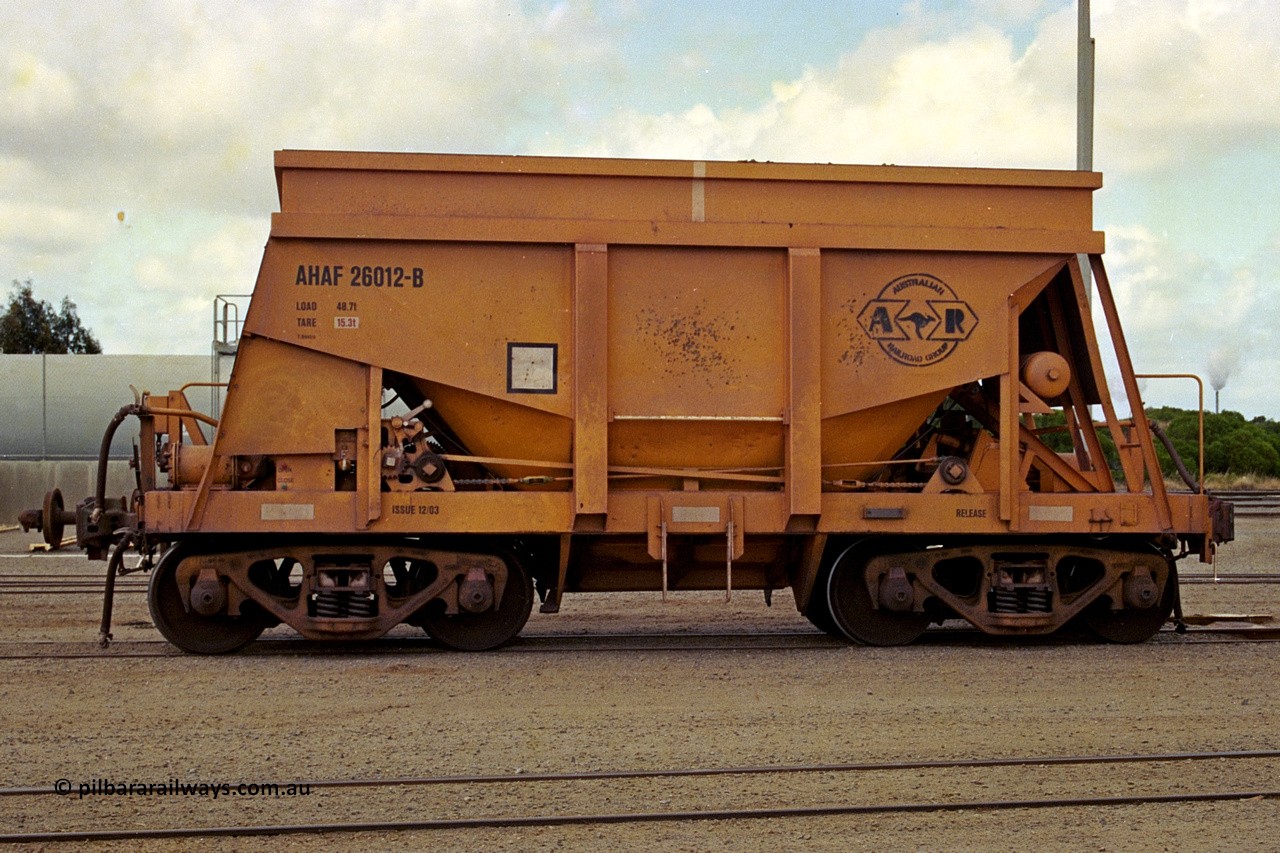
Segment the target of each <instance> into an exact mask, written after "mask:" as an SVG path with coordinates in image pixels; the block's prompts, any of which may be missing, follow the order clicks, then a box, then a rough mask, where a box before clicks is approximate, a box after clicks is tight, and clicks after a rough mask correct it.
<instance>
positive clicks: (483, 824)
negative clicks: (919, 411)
mask: <svg viewBox="0 0 1280 853" xmlns="http://www.w3.org/2000/svg"><path fill="white" fill-rule="evenodd" d="M1277 758H1280V750H1247V751H1224V752H1188V753H1158V754H1147V755H1077V756H1030V757H1015V758H989V759H943V760H923V761H887V762H873V763H848V764H807V765H791V766H754V767H702V768H677V769H667V770H595V771H587V772H570V773H538V774H497V775H468V776H430V777H410V778H391V779H377V778H356V779H333V780H316V781H295V782H283V783H279V784H278V786H279V787H281V788H283V787H286V786H293V787H295V788H302V787H304V786H305V788H306V790H307V791H308V792H311V791H312V790H314V791H315V792H319V791H323V790H334V789H370V788H381V789H389V788H398V789H401V790H402V791H403V790H405V789H410V788H423V787H427V786H432V787H436V786H453V787H460V788H464V789H466V788H473V787H474V786H497V787H498V788H500V789H503V790H506V791H510V792H515V791H519V790H525V789H528V788H530V787H533V786H538V787H539V788H540V789H544V790H543V793H544V795H545V794H550V795H552V797H553V798H557V795H558V793H559V792H560V791H561V789H560V788H555V789H554V790H552V791H550V792H548V791H545V788H546V786H548V785H557V784H560V785H575V784H580V783H604V782H619V781H635V780H658V781H663V782H666V783H667V784H666V785H665V786H664V788H663V789H664V790H671V789H673V788H674V786H675V785H676V783H677V780H690V779H693V778H695V777H702V778H707V777H737V778H738V779H740V780H746V779H747V778H749V777H783V776H795V775H799V774H825V775H826V776H827V777H828V778H831V777H837V778H839V777H847V776H849V775H865V774H871V773H876V774H894V773H914V774H917V777H918V774H919V773H920V772H922V771H950V772H953V773H954V772H968V771H990V772H992V773H996V772H1004V771H1010V770H1016V769H1022V770H1028V771H1031V772H1034V773H1036V774H1041V775H1042V774H1044V773H1046V772H1052V771H1055V770H1060V769H1062V768H1066V767H1086V766H1094V767H1097V766H1110V767H1122V768H1123V771H1124V774H1125V778H1126V779H1129V778H1130V777H1132V776H1134V775H1135V774H1137V773H1140V772H1144V771H1149V770H1152V769H1153V768H1156V767H1160V766H1165V767H1167V766H1169V765H1176V770H1177V771H1179V772H1177V773H1176V774H1175V776H1174V777H1173V778H1174V779H1181V780H1185V778H1186V775H1187V774H1185V773H1183V772H1181V771H1182V770H1183V769H1184V768H1185V766H1186V765H1187V764H1189V763H1197V762H1216V766H1217V767H1218V768H1219V769H1221V768H1222V767H1223V766H1225V765H1228V764H1229V765H1233V766H1234V765H1236V764H1237V763H1247V762H1266V761H1274V760H1275V759H1277ZM1268 769H1270V768H1268ZM1245 775H1246V777H1248V778H1253V777H1252V776H1250V775H1249V774H1248V772H1247V771H1246V774H1245ZM1255 775H1259V776H1266V775H1267V773H1266V771H1265V770H1264V772H1263V773H1260V774H1255ZM64 781H65V780H64ZM1104 781H1105V780H1104ZM1115 781H1116V780H1114V779H1112V780H1110V782H1111V783H1114V782H1115ZM1011 787H1014V786H1011ZM1098 787H1100V788H1102V787H1105V784H1100V785H1099V786H1098ZM1170 788H1176V789H1177V790H1169V789H1170ZM1019 789H1020V790H1022V788H1019ZM66 793H67V791H66V790H65V789H64V790H59V789H58V788H57V787H55V786H48V787H26V788H4V789H0V799H8V798H35V797H44V798H47V797H53V796H58V795H60V794H66ZM523 796H524V795H521V799H520V800H517V801H518V802H522V803H523V802H525V800H524V799H523ZM802 796H803V795H802ZM828 796H829V795H828ZM848 799H850V798H846V799H845V801H843V802H825V803H819V804H814V805H801V806H795V805H790V806H787V805H773V806H768V807H747V808H742V807H738V808H717V807H715V806H714V805H708V806H707V807H705V808H697V809H678V808H672V809H666V810H663V809H659V810H645V811H621V812H617V811H602V812H573V813H552V814H547V813H529V814H488V815H478V816H470V817H441V818H426V819H416V820H367V821H325V822H311V823H306V822H299V823H284V824H243V825H236V824H232V825H213V826H178V827H164V828H139V827H132V828H112V827H102V828H96V829H82V830H48V831H35V832H22V833H6V834H0V843H10V844H17V843H54V842H80V843H83V842H97V841H115V840H144V839H161V838H209V837H237V836H279V835H290V834H317V835H337V834H350V833H357V832H405V831H420V832H421V831H444V830H482V829H515V828H534V827H564V826H574V825H577V826H583V825H605V824H614V825H616V824H641V823H658V822H690V821H710V820H715V821H755V820H782V819H812V818H823V817H838V816H869V815H889V814H925V813H939V812H958V811H972V810H982V811H984V812H994V811H1000V810H1012V809H1080V808H1107V807H1116V806H1128V805H1160V806H1169V805H1175V804H1186V803H1212V802H1228V801H1240V800H1271V799H1280V789H1277V788H1275V787H1274V786H1273V785H1269V786H1268V785H1260V786H1257V787H1251V788H1247V789H1240V788H1231V789H1227V790H1203V789H1196V790H1186V786H1185V785H1184V784H1182V783H1181V782H1179V783H1176V784H1171V783H1170V782H1169V781H1167V780H1159V781H1157V782H1156V783H1155V784H1152V785H1150V789H1149V790H1143V791H1135V792H1131V793H1125V794H1118V795H1117V794H1111V795H1104V794H1099V795H1090V796H1067V797H1063V796H1042V797H1027V796H1023V797H1010V798H993V799H983V800H973V799H965V798H962V797H956V796H945V797H937V798H934V799H928V798H926V799H922V800H916V801H910V802H903V801H900V800H899V801H889V802H849V801H848ZM664 802H665V803H670V802H671V800H666V801H664Z"/></svg>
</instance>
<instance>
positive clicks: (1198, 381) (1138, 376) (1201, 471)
mask: <svg viewBox="0 0 1280 853" xmlns="http://www.w3.org/2000/svg"><path fill="white" fill-rule="evenodd" d="M1134 378H1135V379H1194V380H1195V381H1196V385H1197V386H1198V387H1199V389H1200V448H1199V454H1198V455H1199V457H1200V466H1199V474H1200V493H1201V494H1204V380H1203V379H1201V378H1200V377H1199V376H1196V375H1195V374H1194V373H1135V374H1134ZM1146 415H1147V413H1146V412H1143V413H1142V416H1143V417H1146Z"/></svg>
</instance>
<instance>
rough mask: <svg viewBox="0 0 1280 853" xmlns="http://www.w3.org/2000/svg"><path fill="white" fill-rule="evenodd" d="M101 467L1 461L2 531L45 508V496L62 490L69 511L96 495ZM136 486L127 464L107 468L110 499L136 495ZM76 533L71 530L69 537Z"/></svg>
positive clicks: (63, 463) (110, 465)
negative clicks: (21, 515)
mask: <svg viewBox="0 0 1280 853" xmlns="http://www.w3.org/2000/svg"><path fill="white" fill-rule="evenodd" d="M97 477H98V463H96V462H82V461H61V462H13V461H7V460H0V527H10V526H12V525H15V524H17V523H18V513H20V512H22V511H23V510H24V509H36V508H39V507H41V506H43V505H44V495H45V492H49V491H52V490H53V489H55V488H56V489H61V490H62V501H63V503H64V504H66V507H67V509H71V508H72V507H74V506H75V505H76V504H78V503H80V501H82V500H84V499H85V498H87V497H89V496H91V495H92V494H93V491H94V489H95V488H96V486H97ZM134 488H136V483H135V480H134V477H133V471H131V470H129V463H128V462H123V461H121V462H111V463H109V464H108V467H107V497H109V498H120V497H128V496H129V495H131V494H133V490H134ZM71 532H73V531H70V530H68V535H70V533H71Z"/></svg>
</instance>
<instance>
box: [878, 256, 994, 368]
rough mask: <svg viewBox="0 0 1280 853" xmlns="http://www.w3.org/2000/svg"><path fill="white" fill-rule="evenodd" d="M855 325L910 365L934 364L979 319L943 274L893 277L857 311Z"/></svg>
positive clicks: (890, 353)
mask: <svg viewBox="0 0 1280 853" xmlns="http://www.w3.org/2000/svg"><path fill="white" fill-rule="evenodd" d="M858 325H860V326H861V327H862V329H863V331H865V332H866V333H867V337H869V338H871V339H872V340H873V341H875V342H876V343H878V344H879V345H880V349H882V350H884V352H885V354H886V355H888V356H889V357H890V358H892V359H893V360H894V361H896V362H898V363H899V364H905V365H907V366H908V367H926V366H928V365H930V364H937V363H938V362H940V361H942V360H943V359H944V358H946V357H947V356H949V355H951V353H953V352H955V350H956V347H957V346H958V345H959V344H960V342H961V341H966V340H968V339H969V336H970V335H972V334H973V330H974V328H975V327H976V326H977V325H978V316H977V315H976V314H974V313H973V309H972V308H970V307H969V305H968V303H966V302H964V301H963V300H961V299H960V298H958V297H957V296H956V293H955V291H954V290H952V289H951V288H950V286H948V285H947V283H946V282H944V281H943V280H942V279H940V278H937V277H935V276H931V275H928V274H925V273H914V274H912V275H904V276H902V277H901V278H895V279H894V280H893V281H891V282H889V283H888V284H887V285H885V286H884V289H883V290H881V291H880V295H879V296H877V297H876V298H875V299H872V300H871V301H870V302H868V303H867V304H866V305H865V306H863V308H862V311H861V312H859V314H858Z"/></svg>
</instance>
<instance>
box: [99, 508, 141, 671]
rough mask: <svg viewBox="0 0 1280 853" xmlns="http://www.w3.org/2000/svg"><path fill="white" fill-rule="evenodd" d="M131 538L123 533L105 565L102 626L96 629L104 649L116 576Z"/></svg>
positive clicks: (108, 629)
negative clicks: (105, 577) (105, 579)
mask: <svg viewBox="0 0 1280 853" xmlns="http://www.w3.org/2000/svg"><path fill="white" fill-rule="evenodd" d="M133 538H134V534H133V533H132V532H127V533H125V534H124V536H122V537H121V538H120V541H119V542H118V543H116V547H115V550H114V551H112V552H111V559H110V561H108V563H107V582H106V585H105V587H104V594H103V596H102V624H101V626H100V627H99V629H98V645H99V646H100V647H101V648H104V649H105V648H106V647H107V646H109V645H111V609H112V605H113V604H114V603H115V597H116V575H117V574H119V573H120V566H121V565H122V564H123V563H124V552H125V550H126V549H128V547H129V545H130V544H131V543H132V542H133Z"/></svg>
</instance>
